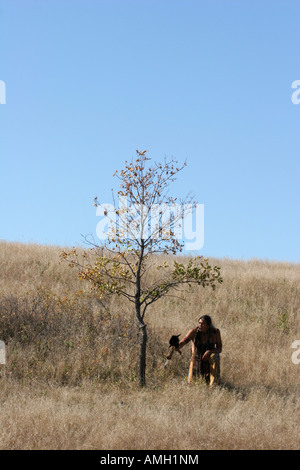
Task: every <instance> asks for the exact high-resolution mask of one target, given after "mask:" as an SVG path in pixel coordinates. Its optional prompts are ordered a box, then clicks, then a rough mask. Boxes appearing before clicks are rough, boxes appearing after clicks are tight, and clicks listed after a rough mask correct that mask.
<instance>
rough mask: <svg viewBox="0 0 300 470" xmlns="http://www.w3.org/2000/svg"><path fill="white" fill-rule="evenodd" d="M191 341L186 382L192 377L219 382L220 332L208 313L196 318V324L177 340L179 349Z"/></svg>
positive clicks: (208, 382)
mask: <svg viewBox="0 0 300 470" xmlns="http://www.w3.org/2000/svg"><path fill="white" fill-rule="evenodd" d="M190 341H192V358H191V363H190V368H189V375H188V383H191V381H192V378H193V377H194V378H199V377H204V379H205V382H206V383H207V384H209V385H211V386H212V385H214V384H219V383H220V353H221V352H222V340H221V333H220V330H218V328H215V327H214V325H213V324H212V320H211V317H210V316H209V315H203V316H202V317H200V318H199V320H198V326H197V327H196V328H193V329H192V330H190V331H189V332H188V334H187V335H186V336H185V337H184V338H183V339H182V340H181V341H180V342H179V347H178V348H177V350H180V349H181V348H183V346H185V345H186V344H187V343H189V342H190Z"/></svg>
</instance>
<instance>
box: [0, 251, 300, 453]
mask: <svg viewBox="0 0 300 470" xmlns="http://www.w3.org/2000/svg"><path fill="white" fill-rule="evenodd" d="M61 250H62V248H61V247H45V246H38V245H23V244H17V243H5V242H3V243H0V339H1V340H2V341H5V344H6V356H7V363H6V366H0V367H1V378H0V383H1V388H0V403H1V408H0V420H1V421H0V422H1V431H0V448H1V449H153V450H157V449H241V448H243V449H283V448H285V449H295V448H298V447H299V444H300V438H299V373H300V365H296V364H293V362H292V360H291V355H292V352H293V350H292V349H291V344H292V342H293V341H294V340H295V339H299V334H300V328H299V326H300V325H299V305H300V296H299V290H300V289H299V278H300V271H299V264H291V263H277V262H264V261H262V260H252V261H247V262H244V261H236V260H228V259H221V260H211V261H212V263H216V264H218V265H220V266H221V272H222V276H223V278H224V283H223V284H222V285H220V286H218V288H217V289H216V290H215V291H214V292H213V291H211V290H208V289H203V288H199V289H195V290H193V291H191V292H185V293H182V295H181V296H180V297H173V298H172V297H166V298H164V299H162V300H161V301H160V302H157V303H156V304H154V305H153V308H152V310H149V312H148V318H147V324H148V328H149V344H148V357H147V384H148V387H147V388H146V389H144V390H140V389H139V388H138V385H137V380H136V376H137V354H138V341H137V339H138V338H137V329H136V325H135V319H134V314H133V312H132V309H131V305H130V304H129V305H127V304H124V301H123V300H122V299H120V298H114V299H111V300H110V301H109V302H108V303H106V304H103V303H100V302H99V301H98V300H97V298H96V296H95V294H94V293H93V292H92V291H91V290H90V287H89V285H88V284H85V283H83V282H82V281H81V282H80V281H79V280H78V279H77V278H76V273H75V272H74V270H72V269H70V268H69V267H68V266H67V265H66V264H61V263H60V262H59V253H60V252H61ZM182 260H183V261H184V257H183V258H182ZM156 263H158V260H155V262H154V266H153V268H152V270H151V271H150V273H149V275H150V276H152V277H154V276H156V269H155V264H156ZM204 313H207V314H210V315H211V316H212V318H213V321H214V324H215V325H216V326H217V327H218V328H220V330H221V333H222V340H223V352H222V355H221V382H222V384H221V386H220V387H218V388H216V389H215V390H210V389H208V388H207V387H206V386H205V384H202V383H201V382H199V383H195V384H193V385H191V386H188V385H187V383H186V375H187V368H188V363H189V359H190V348H189V346H186V348H185V349H183V354H182V356H180V355H179V354H176V355H175V356H174V357H173V359H172V361H170V364H169V365H168V366H167V367H166V368H163V367H161V365H162V363H163V361H164V356H165V354H166V352H167V345H168V339H169V337H170V336H171V335H172V334H179V333H181V334H182V335H184V334H185V333H186V332H187V331H188V330H189V329H190V328H191V327H193V326H194V325H196V322H197V319H198V317H199V316H200V315H202V314H204Z"/></svg>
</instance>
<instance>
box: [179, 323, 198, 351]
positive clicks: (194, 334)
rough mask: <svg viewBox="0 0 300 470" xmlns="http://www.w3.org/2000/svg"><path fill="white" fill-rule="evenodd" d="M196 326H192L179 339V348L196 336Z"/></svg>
mask: <svg viewBox="0 0 300 470" xmlns="http://www.w3.org/2000/svg"><path fill="white" fill-rule="evenodd" d="M196 332H197V328H193V329H192V330H190V331H189V332H188V334H187V335H186V336H185V337H184V338H183V339H182V340H181V341H179V348H178V349H181V348H183V346H185V345H186V344H188V343H189V342H190V341H191V340H193V339H194V338H195V336H196Z"/></svg>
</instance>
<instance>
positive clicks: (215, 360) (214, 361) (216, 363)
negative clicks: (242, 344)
mask: <svg viewBox="0 0 300 470" xmlns="http://www.w3.org/2000/svg"><path fill="white" fill-rule="evenodd" d="M209 365H210V380H209V385H210V386H212V385H215V384H217V385H218V384H219V383H220V355H219V354H218V353H212V354H211V355H210V358H209Z"/></svg>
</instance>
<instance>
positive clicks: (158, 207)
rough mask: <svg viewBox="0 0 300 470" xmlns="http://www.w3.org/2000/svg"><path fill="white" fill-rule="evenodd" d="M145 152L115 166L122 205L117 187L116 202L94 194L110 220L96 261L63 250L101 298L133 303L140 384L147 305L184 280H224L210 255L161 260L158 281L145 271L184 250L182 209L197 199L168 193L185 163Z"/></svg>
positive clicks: (211, 283) (200, 283)
mask: <svg viewBox="0 0 300 470" xmlns="http://www.w3.org/2000/svg"><path fill="white" fill-rule="evenodd" d="M145 154H146V151H142V152H140V151H138V150H137V158H136V160H135V161H133V160H132V161H131V162H129V163H127V162H125V168H124V169H122V170H120V171H118V170H116V171H115V173H114V176H117V177H118V179H119V180H120V189H119V191H118V197H119V206H118V208H117V207H116V204H115V202H116V201H115V197H114V193H113V201H114V205H101V204H100V203H99V202H98V199H97V198H95V200H94V205H95V206H96V207H97V211H98V214H99V215H103V216H104V217H105V220H104V222H105V223H106V222H107V231H106V232H105V238H106V239H105V241H103V243H101V244H100V245H99V244H93V249H94V250H96V258H95V259H94V262H92V263H91V262H90V261H89V260H88V255H87V253H86V252H85V253H84V254H83V256H84V257H85V258H86V260H85V262H84V263H83V262H80V261H79V258H78V255H77V251H76V249H73V250H71V251H69V252H67V251H63V252H62V254H61V256H62V258H64V259H68V260H69V264H70V266H76V267H77V268H79V277H80V278H81V279H84V280H88V281H90V282H91V283H92V287H93V288H94V289H95V290H96V291H97V293H98V296H99V297H100V298H102V297H104V296H107V295H118V296H123V297H125V298H126V299H127V300H128V301H129V302H132V303H133V304H134V308H135V316H136V320H137V324H138V327H139V330H140V353H139V384H140V386H144V385H145V383H146V378H145V372H146V348H147V326H146V323H145V314H146V311H147V309H148V307H149V306H150V305H151V304H153V303H154V302H156V301H157V300H159V299H160V298H161V297H163V296H165V295H167V294H168V293H169V292H170V291H173V292H174V291H176V290H179V289H180V288H182V287H183V286H184V285H186V286H188V287H191V286H192V285H193V284H195V285H198V286H202V287H206V286H211V287H212V288H213V289H214V288H215V287H216V284H217V283H221V282H222V278H221V275H220V268H219V267H218V266H214V267H211V266H210V265H209V263H208V259H203V257H200V256H198V257H195V258H190V259H189V260H188V261H187V263H179V262H178V261H176V260H173V266H172V268H171V267H170V266H169V265H168V264H167V263H166V261H165V260H163V261H164V262H162V263H161V264H159V265H158V266H157V265H156V268H157V271H156V276H155V279H154V281H153V280H152V281H149V276H147V273H149V270H150V269H151V268H153V261H154V260H155V261H156V262H157V259H159V260H160V259H161V258H162V257H161V256H159V255H162V254H165V255H169V254H171V255H176V254H177V253H179V252H181V251H182V249H183V247H184V243H183V242H181V243H180V242H179V237H178V233H179V231H180V228H181V223H182V218H183V214H184V215H185V214H186V212H187V211H191V210H192V208H193V207H194V206H195V202H194V201H193V200H192V198H191V196H190V195H188V196H187V197H186V198H185V199H184V200H181V201H179V202H178V201H177V198H176V197H171V196H169V195H168V189H169V185H170V183H171V182H173V181H174V180H175V178H176V175H177V174H178V173H179V172H180V171H181V170H183V168H184V167H185V166H186V163H185V164H184V165H182V166H181V167H178V166H177V162H176V161H174V160H171V161H169V162H168V161H166V160H165V161H164V162H163V163H153V164H152V165H150V164H149V163H148V162H149V161H150V160H151V159H150V158H147V157H146V155H145ZM170 208H171V209H173V211H172V212H171V211H170ZM117 220H118V222H117ZM102 225H103V224H102ZM99 235H100V236H101V233H99ZM102 235H103V234H102ZM155 255H156V256H155Z"/></svg>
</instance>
